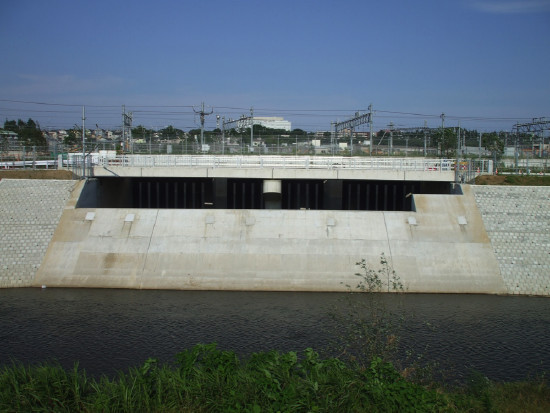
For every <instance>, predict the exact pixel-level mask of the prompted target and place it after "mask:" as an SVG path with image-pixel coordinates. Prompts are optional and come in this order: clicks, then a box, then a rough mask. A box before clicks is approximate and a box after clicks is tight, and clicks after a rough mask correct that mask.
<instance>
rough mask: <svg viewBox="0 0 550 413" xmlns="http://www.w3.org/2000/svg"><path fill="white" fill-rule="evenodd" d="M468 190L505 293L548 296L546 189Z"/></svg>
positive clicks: (549, 204) (549, 195) (549, 194)
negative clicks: (473, 198)
mask: <svg viewBox="0 0 550 413" xmlns="http://www.w3.org/2000/svg"><path fill="white" fill-rule="evenodd" d="M472 189H473V192H474V196H475V199H476V204H477V206H478V208H479V210H480V212H481V216H482V219H483V223H484V225H485V229H486V231H487V234H488V235H489V238H490V240H491V244H492V246H493V250H494V252H495V256H496V258H497V261H498V263H499V267H500V272H501V275H502V278H503V280H504V282H505V284H506V287H507V289H508V292H509V293H510V294H521V295H530V294H533V295H546V296H548V295H550V187H540V186H539V187H528V186H489V185H488V186H473V187H472Z"/></svg>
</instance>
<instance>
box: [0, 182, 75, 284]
mask: <svg viewBox="0 0 550 413" xmlns="http://www.w3.org/2000/svg"><path fill="white" fill-rule="evenodd" d="M74 185H75V181H55V180H33V179H18V180H12V179H3V180H1V181H0V287H26V286H30V285H31V284H32V282H33V280H34V277H35V274H36V271H37V270H38V267H39V266H40V264H41V262H42V259H43V258H44V254H45V253H46V249H47V248H48V244H49V243H50V240H51V238H52V236H53V233H54V231H55V229H56V228H57V225H58V223H59V219H60V217H61V213H62V212H63V208H64V207H65V204H66V203H67V200H68V199H69V195H70V191H71V190H72V188H73V187H74Z"/></svg>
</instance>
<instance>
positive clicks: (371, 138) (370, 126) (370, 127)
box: [369, 103, 374, 156]
mask: <svg viewBox="0 0 550 413" xmlns="http://www.w3.org/2000/svg"><path fill="white" fill-rule="evenodd" d="M369 137H370V150H369V153H370V156H372V141H373V140H374V138H373V136H372V103H371V104H370V105H369Z"/></svg>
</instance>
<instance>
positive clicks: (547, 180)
mask: <svg viewBox="0 0 550 413" xmlns="http://www.w3.org/2000/svg"><path fill="white" fill-rule="evenodd" d="M475 184H476V185H517V186H550V176H545V175H535V174H533V175H527V174H525V175H508V174H507V175H480V176H477V177H476V179H475Z"/></svg>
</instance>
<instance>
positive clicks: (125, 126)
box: [122, 105, 134, 152]
mask: <svg viewBox="0 0 550 413" xmlns="http://www.w3.org/2000/svg"><path fill="white" fill-rule="evenodd" d="M132 117H133V115H132V112H128V113H126V105H122V142H123V145H124V146H126V150H127V149H128V148H130V141H131V139H132ZM131 149H132V152H133V151H134V147H133V145H132V147H131Z"/></svg>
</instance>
